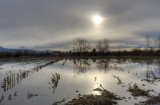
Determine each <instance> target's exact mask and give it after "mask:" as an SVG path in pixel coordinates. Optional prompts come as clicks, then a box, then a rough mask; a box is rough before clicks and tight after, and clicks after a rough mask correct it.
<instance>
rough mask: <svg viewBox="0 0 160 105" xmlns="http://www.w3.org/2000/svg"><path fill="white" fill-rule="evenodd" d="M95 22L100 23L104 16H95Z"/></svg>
mask: <svg viewBox="0 0 160 105" xmlns="http://www.w3.org/2000/svg"><path fill="white" fill-rule="evenodd" d="M93 22H94V23H95V24H100V23H101V22H102V17H101V16H94V17H93Z"/></svg>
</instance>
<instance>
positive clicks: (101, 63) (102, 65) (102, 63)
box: [97, 59, 109, 71]
mask: <svg viewBox="0 0 160 105" xmlns="http://www.w3.org/2000/svg"><path fill="white" fill-rule="evenodd" d="M97 68H98V69H99V70H104V71H108V70H109V62H108V60H107V59H100V60H98V61H97Z"/></svg>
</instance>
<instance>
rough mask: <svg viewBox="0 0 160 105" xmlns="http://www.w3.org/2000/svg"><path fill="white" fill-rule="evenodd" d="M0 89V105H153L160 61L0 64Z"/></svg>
mask: <svg viewBox="0 0 160 105" xmlns="http://www.w3.org/2000/svg"><path fill="white" fill-rule="evenodd" d="M0 85H1V86H0V105H22V104H23V105H65V104H66V105H73V104H77V103H78V104H80V103H81V104H82V103H83V102H84V103H86V104H87V103H88V102H90V103H92V104H93V103H94V102H95V105H96V104H97V105H99V104H103V103H104V105H106V103H105V102H108V105H112V104H118V105H134V104H138V105H143V104H145V102H146V103H149V102H150V101H153V100H154V102H155V105H157V104H159V103H158V102H160V101H159V94H160V88H159V87H160V60H159V59H115V58H114V59H113V58H112V59H107V58H106V59H104V58H103V59H102V58H101V59H98V58H95V59H62V58H41V59H40V58H31V59H28V58H24V59H2V60H0ZM105 93H107V94H110V95H106V94H105ZM111 96H112V97H111ZM100 100H101V103H100ZM155 100H156V101H155ZM110 102H111V103H110ZM88 104H89V103H88Z"/></svg>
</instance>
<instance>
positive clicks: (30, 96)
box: [28, 92, 38, 99]
mask: <svg viewBox="0 0 160 105" xmlns="http://www.w3.org/2000/svg"><path fill="white" fill-rule="evenodd" d="M33 96H38V95H37V94H32V93H30V92H28V99H30V98H32V97H33Z"/></svg>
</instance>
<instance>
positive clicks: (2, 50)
mask: <svg viewBox="0 0 160 105" xmlns="http://www.w3.org/2000/svg"><path fill="white" fill-rule="evenodd" d="M17 51H18V49H9V48H4V47H1V46H0V52H10V53H14V52H17Z"/></svg>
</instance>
